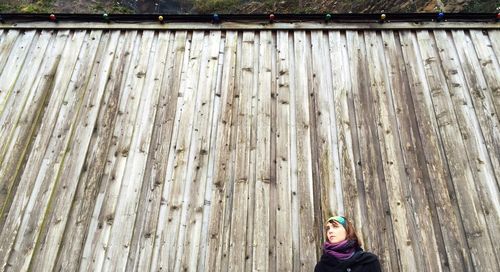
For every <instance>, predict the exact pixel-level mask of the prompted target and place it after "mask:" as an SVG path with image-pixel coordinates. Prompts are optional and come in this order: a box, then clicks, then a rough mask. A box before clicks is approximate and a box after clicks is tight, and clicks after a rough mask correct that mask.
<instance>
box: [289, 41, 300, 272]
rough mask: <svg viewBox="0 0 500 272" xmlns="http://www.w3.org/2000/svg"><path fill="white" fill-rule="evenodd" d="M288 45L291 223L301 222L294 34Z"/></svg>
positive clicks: (295, 246) (296, 235) (296, 248)
mask: <svg viewBox="0 0 500 272" xmlns="http://www.w3.org/2000/svg"><path fill="white" fill-rule="evenodd" d="M288 34H289V35H288V44H289V47H288V49H289V62H290V69H289V73H290V94H289V98H290V100H289V101H290V107H289V109H290V112H289V120H290V121H289V123H290V129H289V132H290V134H289V135H290V140H289V144H290V145H289V146H290V170H289V171H290V190H291V194H290V197H291V200H290V201H291V205H290V208H291V210H290V214H291V218H292V221H291V222H300V221H299V220H300V219H299V204H300V203H299V194H298V191H297V190H298V189H297V187H298V185H297V183H298V174H299V171H298V165H297V130H296V127H297V124H296V123H297V122H296V114H295V111H296V110H295V104H296V99H295V92H296V91H295V90H296V88H297V87H296V85H297V83H296V74H297V71H296V69H295V66H296V65H299V64H298V63H297V64H296V59H295V36H294V35H293V33H292V32H289V33H288ZM292 256H293V259H292V262H293V263H292V268H293V270H292V271H300V269H301V257H300V227H298V228H292Z"/></svg>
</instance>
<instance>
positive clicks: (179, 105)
mask: <svg viewBox="0 0 500 272" xmlns="http://www.w3.org/2000/svg"><path fill="white" fill-rule="evenodd" d="M176 40H177V41H176V43H177V44H178V45H179V47H177V48H178V50H179V54H180V53H181V52H183V54H182V56H179V57H180V58H181V59H182V60H181V61H180V63H179V65H180V66H179V68H178V69H179V70H178V71H179V75H178V79H177V82H178V83H176V84H177V87H176V88H175V89H173V90H172V91H173V92H174V93H173V95H174V97H177V101H176V102H175V105H176V108H175V114H174V115H173V117H174V118H175V119H174V120H172V122H173V127H172V130H173V131H172V139H171V144H170V146H169V149H168V156H167V157H166V158H165V159H166V166H165V174H164V175H163V176H162V178H163V179H164V186H163V189H162V191H161V192H159V193H160V194H161V195H160V207H158V221H157V222H158V223H157V224H156V232H155V235H154V244H153V248H152V255H151V257H150V259H151V260H150V267H151V268H150V270H151V271H154V270H158V269H160V268H157V267H158V266H159V265H160V261H162V260H161V258H162V256H161V255H160V248H161V247H162V244H163V243H165V239H166V238H165V237H163V236H160V234H161V233H162V232H164V231H165V227H166V225H167V218H166V217H167V215H168V214H167V212H168V208H169V206H170V204H169V201H170V200H169V198H170V191H171V190H172V189H171V188H172V186H173V185H172V183H173V182H172V178H171V176H172V171H173V168H174V159H175V156H176V152H177V151H176V143H177V142H178V137H180V136H179V135H181V133H179V129H180V124H181V122H180V120H181V118H183V114H182V112H183V111H184V104H185V102H184V95H183V93H182V91H183V90H184V89H186V79H187V77H186V76H185V75H186V73H187V71H188V69H189V68H190V67H192V65H193V64H192V63H191V64H190V62H189V61H190V51H191V44H192V42H191V40H192V32H183V33H182V34H181V35H179V36H176ZM191 62H192V61H191ZM184 118H185V117H184ZM165 205H169V206H167V207H165ZM169 220H170V221H169V222H171V221H172V219H171V218H170V219H169Z"/></svg>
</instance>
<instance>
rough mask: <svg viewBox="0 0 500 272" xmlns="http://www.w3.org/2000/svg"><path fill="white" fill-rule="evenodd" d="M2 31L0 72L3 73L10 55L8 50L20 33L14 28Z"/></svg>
mask: <svg viewBox="0 0 500 272" xmlns="http://www.w3.org/2000/svg"><path fill="white" fill-rule="evenodd" d="M2 31H3V33H2V37H1V40H0V74H2V73H3V70H4V68H5V63H6V62H7V60H8V59H9V56H10V55H11V54H10V52H11V50H12V47H13V46H14V43H15V42H16V41H18V37H19V35H20V34H22V33H21V31H20V30H16V29H10V30H8V31H6V30H3V29H2ZM3 91H4V90H2V92H3Z"/></svg>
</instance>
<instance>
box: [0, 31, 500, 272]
mask: <svg viewBox="0 0 500 272" xmlns="http://www.w3.org/2000/svg"><path fill="white" fill-rule="evenodd" d="M499 60H500V30H499V29H498V28H497V29H495V28H493V29H487V30H482V29H466V28H465V29H452V30H446V29H434V30H433V29H399V30H391V29H373V30H367V29H365V30H356V29H348V30H341V29H330V30H324V29H323V30H322V29H317V30H314V29H309V30H300V29H297V30H293V29H290V30H245V29H240V30H237V29H236V30H231V29H227V30H224V29H222V30H196V29H195V30H181V29H180V30H147V29H144V30H140V29H130V30H106V29H71V30H70V29H66V30H65V29H54V30H50V29H0V125H1V127H0V216H1V218H0V230H1V231H0V271H24V270H28V269H31V270H32V271H50V270H57V271H60V270H61V271H75V270H82V271H95V270H96V271H100V270H113V271H115V270H116V271H125V270H126V271H132V270H134V271H149V270H151V271H157V270H162V271H181V270H182V271H184V270H188V271H194V270H198V271H250V270H252V271H253V270H260V271H312V270H313V268H314V265H315V264H316V262H317V260H318V259H319V257H320V254H321V244H322V242H323V239H324V238H323V222H324V220H325V218H327V217H329V216H331V215H335V214H345V215H347V216H349V217H350V218H351V220H352V221H353V223H354V224H355V226H356V227H357V229H358V236H359V237H360V238H361V239H362V241H363V247H364V248H365V249H366V250H368V251H371V252H374V253H375V254H377V255H378V256H379V258H380V260H381V263H382V265H383V268H384V271H499V263H500V247H499V246H498V241H500V227H499V226H500V203H499V181H500V126H499V117H498V114H499V113H500V64H499Z"/></svg>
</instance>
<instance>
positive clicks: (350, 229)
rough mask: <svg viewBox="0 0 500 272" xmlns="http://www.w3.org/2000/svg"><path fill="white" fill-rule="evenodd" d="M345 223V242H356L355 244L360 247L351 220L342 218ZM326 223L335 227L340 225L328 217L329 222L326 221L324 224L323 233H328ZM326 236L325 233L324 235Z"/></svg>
mask: <svg viewBox="0 0 500 272" xmlns="http://www.w3.org/2000/svg"><path fill="white" fill-rule="evenodd" d="M342 217H343V218H344V219H345V221H346V222H347V228H346V240H353V241H356V243H357V244H358V245H359V246H361V243H360V241H359V239H358V236H357V235H356V229H355V228H354V225H353V224H352V222H351V220H350V219H349V218H348V217H346V216H342ZM328 223H331V224H332V225H334V226H337V225H342V224H340V223H339V222H337V221H335V219H333V218H332V217H330V220H328V221H327V222H326V223H325V232H328ZM325 234H326V233H325Z"/></svg>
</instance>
